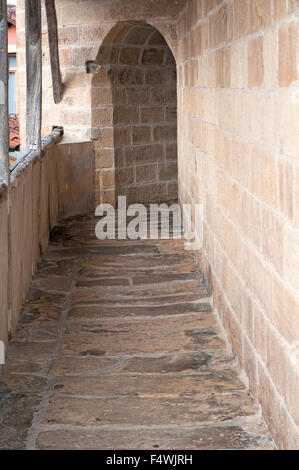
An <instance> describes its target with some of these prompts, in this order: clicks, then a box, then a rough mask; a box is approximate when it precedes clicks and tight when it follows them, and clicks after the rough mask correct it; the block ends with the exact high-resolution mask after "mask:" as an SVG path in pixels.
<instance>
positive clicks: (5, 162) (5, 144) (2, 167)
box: [0, 0, 9, 185]
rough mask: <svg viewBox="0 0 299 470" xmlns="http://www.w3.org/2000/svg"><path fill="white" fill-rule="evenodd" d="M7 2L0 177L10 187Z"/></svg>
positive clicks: (2, 35)
mask: <svg viewBox="0 0 299 470" xmlns="http://www.w3.org/2000/svg"><path fill="white" fill-rule="evenodd" d="M8 151H9V126H8V51H7V0H0V177H1V178H2V179H3V180H4V181H5V183H6V184H7V185H9V154H8Z"/></svg>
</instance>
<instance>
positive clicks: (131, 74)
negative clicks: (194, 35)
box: [17, 0, 185, 203]
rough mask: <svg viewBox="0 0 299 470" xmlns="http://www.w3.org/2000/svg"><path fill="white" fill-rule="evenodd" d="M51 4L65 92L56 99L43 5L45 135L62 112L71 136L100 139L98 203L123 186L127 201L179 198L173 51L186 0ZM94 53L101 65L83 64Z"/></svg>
mask: <svg viewBox="0 0 299 470" xmlns="http://www.w3.org/2000/svg"><path fill="white" fill-rule="evenodd" d="M55 4H56V9H57V19H58V26H59V53H60V65H61V72H62V80H63V84H64V94H63V101H62V102H61V103H60V104H58V105H54V104H53V98H52V80H51V70H50V61H49V46H48V37H47V22H46V17H45V11H44V8H42V22H43V25H42V26H43V41H42V46H43V124H42V126H43V127H42V132H43V135H47V134H48V133H49V132H50V131H51V129H52V126H53V125H59V122H62V123H63V126H64V130H65V140H66V141H86V140H93V141H94V148H95V164H96V172H95V187H96V203H99V202H111V203H114V201H115V199H116V197H117V195H118V194H122V195H127V196H128V202H132V201H134V202H136V200H138V201H139V202H143V201H145V200H147V201H148V200H165V199H170V198H176V197H177V194H178V193H177V151H176V134H177V133H176V78H175V61H174V58H173V56H172V53H175V51H176V44H177V30H176V19H177V16H178V12H179V11H180V9H181V8H182V6H183V5H184V4H185V0H174V1H172V2H170V3H169V2H168V0H161V1H159V2H157V1H156V0H149V1H147V2H145V1H144V0H142V1H137V0H129V1H126V2H123V1H119V0H109V1H107V0H104V1H99V2H98V1H95V0H81V1H76V2H75V4H74V2H73V1H71V0H57V1H56V2H55ZM17 7H18V8H17V29H18V37H17V42H18V67H19V75H18V102H19V110H20V121H21V142H22V147H23V148H24V147H25V119H26V115H25V109H26V108H25V107H26V102H25V86H26V75H25V70H26V69H25V42H24V33H25V22H24V0H18V5H17ZM120 22H121V23H125V24H124V26H122V24H121V23H120ZM136 22H137V24H136ZM138 24H139V26H140V27H139V28H138V27H137V26H138ZM146 25H147V26H146ZM161 34H162V35H163V37H162V36H161ZM126 40H127V41H128V43H126ZM165 40H166V41H167V44H166V42H165ZM147 41H149V43H148V44H147ZM151 42H152V44H150V43H151ZM110 46H113V47H110ZM171 51H172V52H171ZM88 61H93V62H98V63H99V64H100V65H101V67H100V68H99V70H98V73H96V74H92V73H87V71H86V62H88ZM161 68H163V69H164V70H163V72H162V70H160V69H161ZM126 74H127V75H126ZM128 85H130V86H128ZM138 88H140V90H138ZM141 88H142V89H143V91H142V90H141ZM142 93H143V95H144V96H143V97H142ZM120 148H122V149H123V150H120ZM121 152H123V153H126V154H127V155H126V157H122V156H121V155H120V153H121ZM141 166H142V168H141Z"/></svg>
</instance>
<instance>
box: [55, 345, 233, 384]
mask: <svg viewBox="0 0 299 470" xmlns="http://www.w3.org/2000/svg"><path fill="white" fill-rule="evenodd" d="M215 369H216V370H217V371H222V370H228V371H231V370H232V369H233V362H232V356H231V355H230V354H229V353H225V352H224V351H223V350H219V351H205V352H203V351H201V352H196V353H182V352H179V353H171V354H166V355H149V356H132V357H130V356H128V357H125V356H113V357H99V358H90V357H82V358H78V357H76V358H67V357H64V358H60V359H58V360H57V361H56V362H55V364H54V365H53V367H52V369H51V372H50V375H51V376H54V377H55V376H57V377H61V376H73V377H75V376H76V375H80V376H81V377H84V376H86V375H87V376H92V375H107V374H109V375H111V374H134V375H136V374H141V375H146V374H151V373H162V374H168V375H171V374H177V373H180V374H190V373H193V374H194V373H200V372H206V371H210V370H215Z"/></svg>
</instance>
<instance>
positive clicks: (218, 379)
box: [51, 371, 245, 397]
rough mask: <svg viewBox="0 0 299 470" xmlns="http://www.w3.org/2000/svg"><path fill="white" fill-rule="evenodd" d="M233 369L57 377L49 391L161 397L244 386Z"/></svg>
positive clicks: (54, 392) (62, 393)
mask: <svg viewBox="0 0 299 470" xmlns="http://www.w3.org/2000/svg"><path fill="white" fill-rule="evenodd" d="M244 388H245V387H244V384H243V383H242V382H241V380H240V379H239V378H238V376H237V374H236V373H235V372H233V371H230V372H229V371H222V372H221V371H213V372H207V373H201V374H197V375H180V374H176V375H172V376H169V375H167V374H166V375H163V374H154V375H153V374H148V375H147V376H142V375H139V376H138V375H137V376H134V375H121V376H120V375H116V376H102V377H65V378H61V377H60V378H56V379H55V380H54V381H53V382H52V384H51V391H52V393H53V394H57V395H82V396H98V397H99V396H113V395H114V396H120V395H130V396H140V397H160V396H163V395H182V394H193V395H196V394H198V393H207V392H212V393H213V392H217V393H219V392H228V391H235V390H244Z"/></svg>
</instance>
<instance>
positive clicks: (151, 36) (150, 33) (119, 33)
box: [91, 22, 178, 204]
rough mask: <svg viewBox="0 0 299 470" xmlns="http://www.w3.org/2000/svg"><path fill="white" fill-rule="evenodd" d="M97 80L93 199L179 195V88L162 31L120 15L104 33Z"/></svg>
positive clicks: (141, 199)
mask: <svg viewBox="0 0 299 470" xmlns="http://www.w3.org/2000/svg"><path fill="white" fill-rule="evenodd" d="M96 62H97V64H99V66H100V67H99V70H98V73H97V74H95V75H94V78H93V83H92V97H91V98H92V99H91V103H92V126H93V128H99V131H100V139H99V140H98V142H97V143H96V149H95V152H96V200H97V202H109V203H112V204H115V203H116V201H117V197H118V196H119V195H121V196H127V198H128V199H127V201H128V203H132V202H141V203H142V202H149V201H162V200H164V201H165V200H169V199H174V198H176V197H177V173H178V171H177V91H176V63H175V59H174V56H173V54H172V52H171V50H170V48H169V46H168V45H167V43H166V41H165V39H164V38H163V36H162V35H161V34H160V32H159V31H158V30H157V29H155V28H154V27H153V26H151V25H149V24H147V23H144V22H120V23H118V24H117V25H116V26H115V27H114V28H112V30H111V31H110V33H109V34H108V35H107V37H106V38H105V40H104V42H103V44H102V45H101V47H100V49H99V52H98V55H97V59H96Z"/></svg>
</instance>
